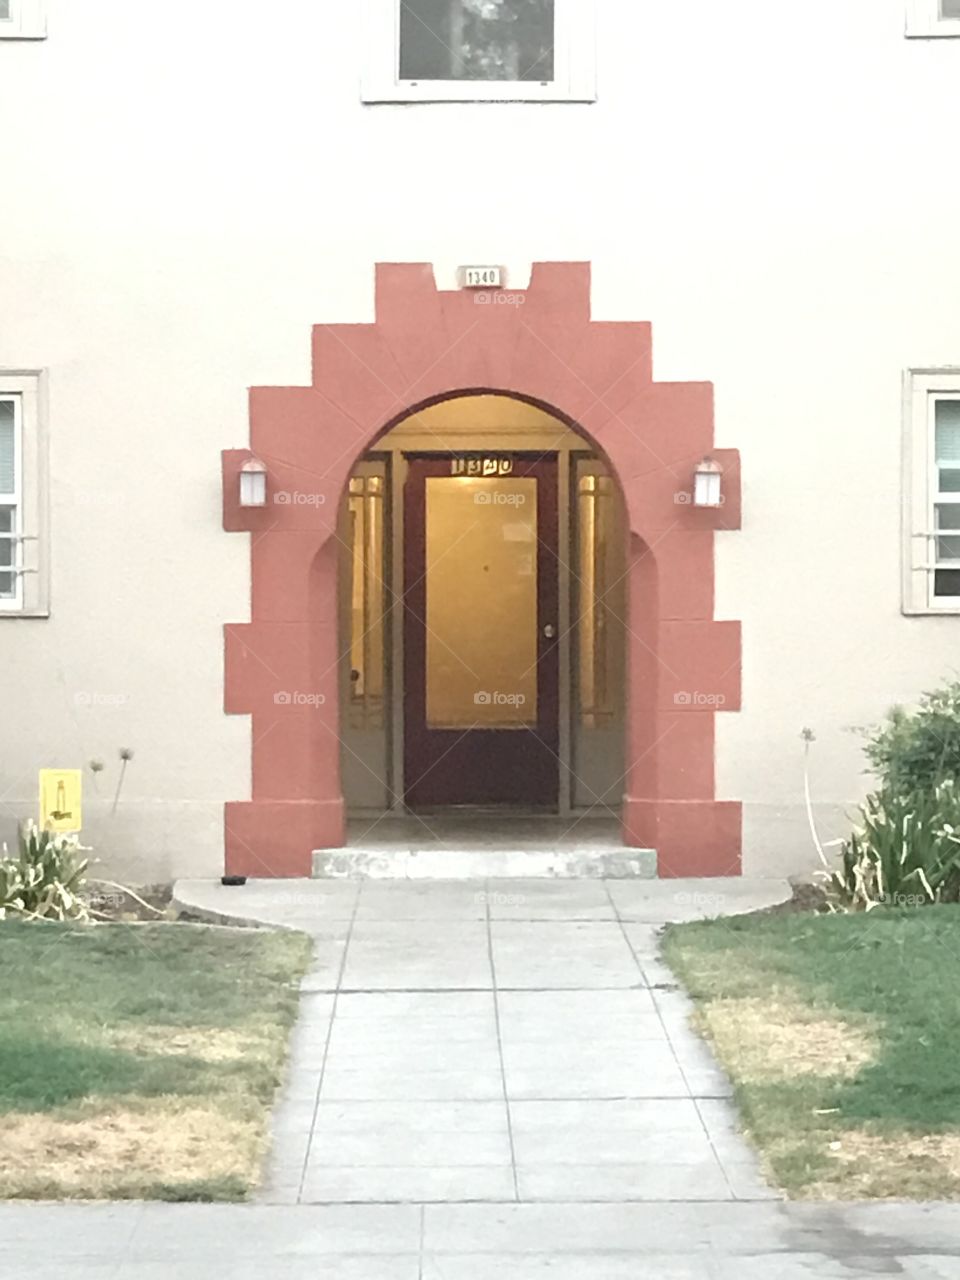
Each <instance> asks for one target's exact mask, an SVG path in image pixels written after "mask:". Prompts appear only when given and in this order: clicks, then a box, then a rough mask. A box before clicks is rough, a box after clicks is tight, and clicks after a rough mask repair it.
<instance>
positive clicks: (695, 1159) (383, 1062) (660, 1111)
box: [177, 880, 789, 1204]
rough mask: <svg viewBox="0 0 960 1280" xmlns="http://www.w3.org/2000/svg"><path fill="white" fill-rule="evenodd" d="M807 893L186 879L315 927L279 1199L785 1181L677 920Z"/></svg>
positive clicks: (286, 1106) (208, 902)
mask: <svg viewBox="0 0 960 1280" xmlns="http://www.w3.org/2000/svg"><path fill="white" fill-rule="evenodd" d="M788 896H789V887H788V886H787V885H786V884H785V883H784V882H782V881H779V882H778V881H770V882H761V883H758V882H749V881H723V882H718V881H697V882H683V883H681V882H678V881H674V882H663V881H660V882H657V881H598V880H552V881H551V880H525V881H518V880H509V881H499V882H498V881H480V882H476V881H473V882H471V881H458V882H453V881H430V882H402V881H401V882H397V881H390V882H384V881H355V882H348V881H339V882H331V881H300V882H285V883H277V882H275V881H274V882H266V881H260V882H256V883H250V884H248V885H247V886H246V887H244V888H241V889H236V888H234V889H224V888H223V887H222V886H220V885H217V884H207V883H202V884H181V885H179V886H178V887H177V898H178V900H179V901H180V902H181V903H184V904H189V905H192V906H193V907H195V908H200V909H202V910H204V911H206V912H212V913H217V914H227V913H229V914H243V915H245V916H248V917H250V918H254V919H257V920H260V921H273V922H279V923H283V924H286V925H296V926H297V927H300V928H304V929H307V930H308V931H309V932H310V933H312V934H313V936H314V938H315V939H316V943H317V952H316V961H315V964H314V967H313V970H312V972H311V973H310V975H309V976H308V978H307V980H306V982H305V984H304V994H303V998H302V1003H301V1009H302V1013H301V1020H300V1024H299V1026H298V1027H297V1030H296V1032H295V1035H294V1040H293V1046H292V1061H291V1070H290V1076H289V1081H288V1085H287V1088H286V1090H285V1093H284V1095H283V1097H282V1099H281V1102H280V1105H279V1107H278V1109H277V1111H276V1113H275V1123H274V1144H273V1153H272V1157H271V1161H270V1167H269V1172H268V1177H267V1181H266V1185H265V1188H264V1190H263V1193H262V1195H261V1198H262V1199H263V1200H266V1201H269V1202H271V1203H278V1204H297V1203H299V1204H331V1203H361V1202H363V1203H375V1204H387V1203H416V1204H430V1203H475V1202H485V1203H504V1204H510V1203H530V1202H540V1203H544V1202H546V1203H550V1202H571V1201H587V1202H603V1201H607V1202H618V1203H626V1202H630V1201H645V1200H656V1201H734V1200H762V1199H767V1198H771V1197H773V1196H774V1194H775V1193H774V1192H772V1191H771V1190H769V1188H768V1187H767V1186H766V1185H765V1183H764V1181H763V1179H762V1177H761V1175H760V1172H759V1169H758V1166H757V1162H756V1159H755V1157H754V1155H753V1153H752V1152H751V1151H750V1150H749V1149H748V1147H747V1146H746V1144H745V1143H744V1141H743V1140H742V1139H741V1138H740V1137H739V1136H738V1134H737V1130H736V1118H735V1115H734V1112H733V1110H732V1108H731V1105H730V1103H729V1101H728V1096H729V1092H730V1089H729V1084H728V1081H727V1080H726V1077H725V1076H724V1075H723V1073H722V1072H721V1071H720V1070H719V1069H718V1067H717V1065H716V1063H715V1061H714V1059H713V1057H712V1056H711V1054H710V1053H709V1051H708V1050H707V1049H706V1048H705V1046H704V1045H703V1044H702V1042H701V1041H700V1040H699V1038H698V1037H697V1036H696V1035H695V1034H694V1033H693V1032H692V1031H691V1030H690V1028H689V1026H688V1015H689V1011H690V1010H689V1005H688V1002H687V999H686V997H685V996H684V995H683V994H682V993H680V992H679V991H678V990H677V989H676V986H675V983H674V980H673V977H672V974H670V973H669V971H667V970H666V969H665V968H664V966H663V964H662V962H661V961H660V960H659V959H658V954H657V952H658V945H657V931H658V929H659V927H660V924H661V923H662V922H663V921H664V920H666V919H671V918H673V919H676V918H682V917H688V918H689V917H695V916H698V915H717V914H723V913H729V912H731V911H745V910H751V909H754V908H755V907H757V906H763V905H769V904H770V903H773V902H777V901H782V900H783V899H784V898H786V897H788Z"/></svg>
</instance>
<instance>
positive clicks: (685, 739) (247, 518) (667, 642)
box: [224, 264, 740, 876]
mask: <svg viewBox="0 0 960 1280" xmlns="http://www.w3.org/2000/svg"><path fill="white" fill-rule="evenodd" d="M517 297H519V298H522V300H523V305H522V306H521V305H516V298H517ZM514 303H515V304H514V305H511V306H505V305H504V306H496V307H495V306H492V305H490V304H489V301H488V302H487V305H485V306H483V307H481V306H479V305H478V302H477V298H476V297H475V296H474V295H472V294H470V293H468V292H456V293H442V292H438V291H437V289H436V286H435V283H434V280H433V273H432V270H431V269H430V268H429V267H424V266H385V267H384V266H382V267H380V268H379V269H378V273H377V315H376V321H375V323H374V324H371V325H335V326H319V327H318V328H317V329H316V330H315V331H314V379H313V385H312V386H311V387H306V388H258V389H255V390H254V391H252V393H251V448H250V449H249V450H237V451H229V452H228V453H226V454H225V455H224V504H225V511H224V523H225V527H226V528H227V529H231V530H248V531H250V532H251V533H252V534H253V535H254V536H253V538H252V539H251V561H252V621H251V623H249V624H242V625H230V626H228V627H227V628H226V710H227V711H228V712H230V713H235V714H249V715H252V717H253V795H252V798H251V800H249V801H240V802H234V803H228V804H227V806H226V824H225V825H226V856H227V867H228V870H229V871H231V872H233V873H243V874H249V875H254V876H256V875H260V876H265V875H309V874H310V869H311V854H312V851H313V850H315V849H323V848H328V849H329V848H335V847H338V846H340V845H342V844H343V841H344V833H345V803H344V796H343V785H342V772H341V761H340V730H341V720H340V703H341V697H342V688H341V684H340V677H341V673H342V670H343V665H344V664H343V661H342V659H341V653H342V648H341V645H342V636H341V635H340V634H339V625H338V614H339V609H338V604H339V600H340V595H339V589H338V580H342V578H341V574H340V568H341V564H342V541H341V530H339V529H338V519H339V518H340V517H339V512H340V509H341V508H340V499H341V495H342V494H343V493H344V492H346V491H349V486H350V481H351V479H353V480H354V481H356V480H358V479H361V480H362V479H364V478H365V477H364V476H363V474H362V470H363V460H364V458H365V455H367V454H369V453H370V451H371V449H372V448H375V445H376V442H377V441H378V440H380V439H382V438H385V431H389V430H391V429H397V428H398V427H399V424H401V423H402V422H404V421H407V422H409V421H410V418H411V414H417V413H418V412H419V413H426V412H427V411H428V410H429V409H430V408H431V407H432V406H436V405H441V404H443V403H447V402H450V401H451V400H452V399H454V398H458V397H463V396H469V397H475V396H477V395H481V396H483V395H486V396H490V397H507V398H510V399H512V400H513V401H515V402H516V403H524V404H527V405H529V406H533V407H536V408H538V409H539V410H540V411H542V412H545V413H548V414H550V415H551V416H552V417H553V418H554V419H555V420H556V421H559V422H560V423H561V424H562V425H563V426H564V428H565V429H571V430H574V429H575V430H576V431H577V432H578V433H579V435H580V436H581V437H582V438H583V439H584V440H585V441H586V442H588V444H589V451H591V452H592V454H593V456H594V457H597V458H602V459H603V461H604V463H605V465H606V467H607V468H609V471H608V476H609V479H610V481H611V483H612V484H614V485H615V486H616V490H617V492H618V493H622V501H623V507H624V511H625V519H626V525H627V528H628V533H627V536H626V539H625V547H624V555H625V585H626V593H627V598H628V601H629V604H628V611H627V613H626V616H625V618H624V635H625V646H624V648H625V666H626V672H627V674H626V682H625V683H626V688H625V690H624V693H623V721H624V729H625V732H624V735H623V741H624V756H623V767H622V773H623V800H622V824H623V827H622V829H623V838H624V842H625V843H626V844H627V845H630V846H633V847H640V848H652V849H655V850H656V852H657V858H658V868H659V872H660V874H661V875H672V876H678V875H697V874H699V875H730V874H738V872H739V865H740V805H739V804H738V803H737V802H735V801H730V800H718V799H717V798H716V796H715V782H714V721H715V716H716V713H717V712H719V711H723V712H729V711H734V710H736V709H737V708H738V706H739V687H740V629H739V624H738V623H736V622H718V621H715V620H714V618H713V582H714V556H713V550H714V548H713V544H714V537H715V533H716V531H717V530H718V529H729V528H736V527H737V526H738V524H739V460H738V457H737V455H736V453H735V452H734V451H731V450H716V449H714V448H713V396H712V388H711V387H710V385H709V384H705V383H672V384H669V383H656V382H654V381H653V379H652V360H651V338H650V328H649V326H648V325H646V324H638V323H617V324H610V323H597V322H591V320H590V316H589V268H588V267H586V266H584V265H582V264H548V265H538V266H537V267H535V268H534V272H533V277H532V281H531V285H530V288H529V290H527V291H525V292H524V293H523V294H520V295H514ZM425 452H429V451H425ZM446 452H448V453H450V452H453V453H456V452H458V451H446ZM459 452H461V453H464V452H465V454H466V456H467V457H468V458H469V457H470V456H471V451H462V450H461V451H459ZM518 452H522V451H518ZM251 453H252V454H254V455H256V456H257V457H258V458H259V459H260V460H261V461H262V462H263V463H264V464H265V465H266V467H267V471H268V478H269V479H268V501H267V505H266V506H265V507H264V508H261V509H253V508H245V507H241V506H240V504H239V498H238V493H239V486H238V476H239V470H240V467H241V466H242V465H243V464H244V462H246V461H248V460H249V458H250V457H251ZM484 453H485V454H487V455H488V457H487V461H488V462H489V461H490V459H491V458H492V459H493V462H494V463H495V462H496V458H497V451H496V450H478V451H476V454H475V456H476V457H477V459H478V462H479V466H480V469H481V470H480V477H479V478H481V479H482V478H483V474H482V469H483V464H484V458H483V457H481V456H480V455H482V454H484ZM707 454H712V455H713V456H714V457H716V458H717V459H718V460H719V461H720V462H721V463H722V465H723V467H724V485H725V495H724V496H725V503H724V505H723V506H722V507H720V508H718V509H700V508H696V507H695V506H694V505H693V504H692V502H691V499H690V491H691V487H692V482H693V472H694V469H695V467H696V466H697V464H698V463H699V462H700V460H701V459H702V458H703V457H704V456H705V455H707ZM426 462H427V460H426V459H424V464H425V466H424V468H422V469H421V472H420V473H418V474H419V475H420V478H421V479H422V481H423V484H422V486H421V490H422V493H423V494H424V495H425V493H426V488H427V481H428V480H429V479H436V480H440V479H443V478H447V477H449V478H451V479H453V478H455V477H454V475H453V473H452V472H449V471H447V472H446V473H445V468H447V467H450V466H452V465H453V463H452V460H451V459H449V458H446V459H444V460H442V461H441V462H440V463H439V464H438V465H439V466H440V471H439V473H437V472H436V471H435V470H431V467H430V466H429V465H426ZM358 464H360V470H359V471H358V469H357V468H358ZM372 478H374V479H375V478H376V477H375V476H374V477H372ZM468 478H469V477H468ZM521 479H523V480H528V481H532V482H534V484H535V485H537V486H539V485H540V484H541V483H545V484H546V487H545V488H544V489H543V491H542V492H543V493H547V492H548V491H549V485H550V481H549V477H548V479H547V480H546V481H545V482H544V481H543V476H541V475H540V474H535V473H534V472H530V473H529V474H526V473H523V472H522V471H517V472H516V473H515V475H514V481H513V482H512V483H514V484H515V483H516V481H518V480H521ZM418 483H419V481H418ZM441 488H442V487H438V488H437V492H438V494H439V493H440V492H441ZM539 491H540V490H539V489H538V492H539ZM447 492H448V494H449V492H450V490H449V487H448V490H447ZM528 492H530V490H529V489H528ZM363 496H370V492H369V491H367V490H366V489H364V490H363ZM424 500H425V499H424ZM547 505H549V503H547ZM438 509H439V508H438ZM451 510H452V509H451ZM538 510H539V507H538ZM515 523H516V524H517V525H518V528H517V529H516V530H515V532H516V535H517V536H518V537H519V536H520V532H521V530H520V529H519V525H521V524H523V523H524V522H523V521H517V522H515ZM527 524H528V525H529V521H528V522H527ZM528 534H529V528H527V530H526V534H525V536H527V535H528ZM537 536H538V537H539V536H540V534H539V532H538V535H537ZM418 554H419V553H418ZM410 575H411V580H415V578H416V565H414V564H411V566H410ZM526 607H527V608H528V609H529V608H530V607H532V606H530V604H529V601H528V603H527V606H526ZM421 608H424V609H425V608H426V604H425V602H421ZM536 609H537V614H536V616H537V624H538V627H541V628H542V626H543V625H545V622H544V617H545V615H544V613H543V602H542V601H540V602H539V603H537V604H536ZM554 625H559V621H558V623H557V624H554ZM538 646H539V647H540V649H543V648H544V646H543V645H542V644H540V642H539V641H538ZM549 661H550V659H549V655H548V657H547V662H548V663H549ZM478 692H503V691H502V690H497V691H488V690H485V689H481V688H478V689H477V690H475V691H474V693H478ZM507 692H509V690H508V691H507ZM517 692H522V690H514V693H517ZM478 705H479V704H478ZM461 712H462V707H461V708H460V709H459V711H456V714H455V715H454V719H457V718H458V717H459V718H460V719H462V715H461V714H460V713H461ZM441 718H442V717H441ZM524 724H526V727H527V728H529V725H528V724H527V722H524ZM454 727H456V726H454ZM504 732H507V730H506V729H504Z"/></svg>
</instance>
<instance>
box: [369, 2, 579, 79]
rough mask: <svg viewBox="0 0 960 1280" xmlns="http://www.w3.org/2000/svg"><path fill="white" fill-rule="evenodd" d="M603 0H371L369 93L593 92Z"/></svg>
mask: <svg viewBox="0 0 960 1280" xmlns="http://www.w3.org/2000/svg"><path fill="white" fill-rule="evenodd" d="M593 10H594V0H364V19H365V28H366V29H365V43H366V64H365V67H364V75H363V99H364V101H365V102H510V101H513V102H518V101H519V102H592V101H593V100H594V99H595V97H596V41H595V33H594V25H593V24H594V12H593Z"/></svg>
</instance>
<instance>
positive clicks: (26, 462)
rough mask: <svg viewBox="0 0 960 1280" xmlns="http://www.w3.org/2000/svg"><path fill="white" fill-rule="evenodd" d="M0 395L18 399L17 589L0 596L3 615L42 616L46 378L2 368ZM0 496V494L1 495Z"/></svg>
mask: <svg viewBox="0 0 960 1280" xmlns="http://www.w3.org/2000/svg"><path fill="white" fill-rule="evenodd" d="M0 398H2V399H4V400H7V399H10V398H13V399H15V400H16V402H17V409H16V417H15V423H16V428H15V440H16V449H17V453H16V464H17V477H16V484H17V502H16V505H17V528H16V532H17V534H18V535H19V537H20V538H21V541H20V542H19V543H18V544H17V546H18V555H17V556H16V559H15V563H16V565H17V567H18V569H19V570H20V573H19V574H18V577H19V585H18V590H17V594H16V596H15V597H11V598H10V599H3V598H0V622H2V621H3V619H5V618H46V617H48V616H49V613H50V601H49V578H50V575H49V550H50V530H49V523H50V507H49V495H48V490H49V485H48V476H47V405H46V401H47V396H46V378H45V375H44V374H43V373H42V372H40V371H38V370H11V371H10V372H4V371H3V370H0ZM0 501H2V499H0Z"/></svg>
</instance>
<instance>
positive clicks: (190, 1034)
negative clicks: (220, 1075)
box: [106, 1025, 271, 1063]
mask: <svg viewBox="0 0 960 1280" xmlns="http://www.w3.org/2000/svg"><path fill="white" fill-rule="evenodd" d="M106 1038H107V1040H108V1041H109V1043H110V1044H112V1045H113V1046H114V1047H115V1048H117V1049H123V1050H125V1051H126V1052H127V1053H135V1054H144V1055H149V1056H151V1057H153V1056H169V1057H184V1058H196V1059H197V1060H198V1061H200V1062H216V1063H225V1062H240V1061H245V1060H246V1061H248V1060H250V1059H251V1058H256V1059H262V1058H263V1057H264V1055H265V1054H269V1053H270V1051H271V1042H270V1039H269V1037H267V1036H264V1035H257V1034H256V1033H255V1032H252V1031H235V1030H233V1029H231V1028H228V1027H217V1028H211V1027H165V1026H155V1025H154V1026H133V1027H124V1028H121V1029H120V1030H114V1031H110V1032H108V1033H107V1037H106Z"/></svg>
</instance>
